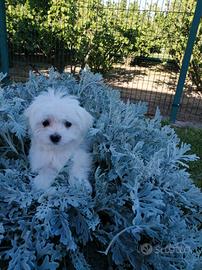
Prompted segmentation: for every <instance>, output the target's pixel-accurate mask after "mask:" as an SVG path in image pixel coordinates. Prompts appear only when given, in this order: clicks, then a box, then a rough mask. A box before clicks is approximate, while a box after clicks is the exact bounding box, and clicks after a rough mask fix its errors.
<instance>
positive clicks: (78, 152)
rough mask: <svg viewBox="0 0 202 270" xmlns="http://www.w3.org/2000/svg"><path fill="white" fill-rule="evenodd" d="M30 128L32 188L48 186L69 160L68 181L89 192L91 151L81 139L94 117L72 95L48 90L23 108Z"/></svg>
mask: <svg viewBox="0 0 202 270" xmlns="http://www.w3.org/2000/svg"><path fill="white" fill-rule="evenodd" d="M25 116H26V117H27V118H28V120H29V125H30V128H31V148H30V152H29V160H30V165H31V169H32V171H33V172H36V173H38V175H37V176H36V177H35V178H34V180H33V181H34V182H33V185H34V188H35V189H37V190H46V189H48V188H49V187H50V186H51V184H52V183H53V181H54V178H55V177H56V176H57V174H58V172H59V171H60V170H61V169H62V168H63V166H64V165H65V164H66V163H67V161H68V160H70V159H71V160H72V167H71V170H70V172H69V184H70V185H71V186H77V187H82V188H84V189H86V190H87V191H88V192H91V191H92V188H91V185H90V183H89V181H88V174H89V171H90V168H91V157H90V154H89V153H88V152H87V151H86V150H85V147H84V146H85V145H84V138H85V135H86V133H87V131H88V129H89V128H90V127H91V126H92V123H93V117H92V116H91V115H90V114H89V113H88V112H87V111H86V110H85V109H84V108H82V107H81V106H80V105H79V102H78V100H77V99H76V97H74V96H65V95H64V93H61V92H56V91H54V89H48V92H44V93H43V94H41V95H39V96H38V97H36V98H35V99H34V101H33V102H32V103H31V105H30V106H29V107H28V108H27V109H26V110H25Z"/></svg>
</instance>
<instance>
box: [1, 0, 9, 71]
mask: <svg viewBox="0 0 202 270" xmlns="http://www.w3.org/2000/svg"><path fill="white" fill-rule="evenodd" d="M0 72H3V73H7V76H8V72H9V64H8V45H7V33H6V7H5V0H0Z"/></svg>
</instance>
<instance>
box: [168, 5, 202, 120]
mask: <svg viewBox="0 0 202 270" xmlns="http://www.w3.org/2000/svg"><path fill="white" fill-rule="evenodd" d="M201 16H202V1H201V0H197V3H196V9H195V13H194V18H193V21H192V24H191V28H190V32H189V37H188V41H187V46H186V50H185V53H184V57H183V61H182V67H181V70H180V76H179V80H178V84H177V88H176V92H175V96H174V100H173V104H172V109H171V115H170V121H171V122H172V123H175V121H176V117H177V113H178V109H179V106H180V101H181V96H182V93H183V88H184V83H185V79H186V75H187V71H188V67H189V62H190V58H191V55H192V51H193V46H194V42H195V39H196V35H197V31H198V26H199V23H200V18H201Z"/></svg>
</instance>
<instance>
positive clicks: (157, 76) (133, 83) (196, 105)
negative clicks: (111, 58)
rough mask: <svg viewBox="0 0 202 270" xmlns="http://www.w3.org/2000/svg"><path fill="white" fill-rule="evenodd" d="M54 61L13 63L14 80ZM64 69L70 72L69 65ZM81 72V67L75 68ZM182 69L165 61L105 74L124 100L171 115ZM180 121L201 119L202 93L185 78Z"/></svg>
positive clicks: (43, 71) (152, 112)
mask: <svg viewBox="0 0 202 270" xmlns="http://www.w3.org/2000/svg"><path fill="white" fill-rule="evenodd" d="M50 67H51V64H45V63H34V64H33V63H32V64H31V65H29V64H27V63H26V62H20V61H17V62H14V63H13V67H12V68H11V69H10V76H11V79H13V80H14V81H25V80H27V78H28V75H29V71H30V70H33V71H34V72H36V73H37V72H38V73H43V74H44V73H45V74H46V73H47V71H48V69H49V68H50ZM65 71H67V72H70V66H66V68H65ZM76 71H77V72H78V71H79V68H77V70H76ZM178 77H179V71H177V70H174V69H173V67H171V66H168V65H167V66H166V65H163V64H146V65H141V66H140V65H136V66H124V65H121V66H115V67H114V68H113V69H112V70H111V71H110V72H109V73H108V74H107V76H105V77H104V78H105V81H106V83H107V84H109V85H110V86H111V87H113V88H115V89H119V90H120V91H121V96H122V98H123V99H125V100H127V99H130V100H131V101H145V102H148V114H150V115H153V114H154V113H155V110H156V107H157V106H158V107H159V109H160V111H161V113H162V114H163V115H164V116H169V115H170V111H171V107H172V102H173V98H174V94H175V90H176V86H177V81H178ZM178 120H182V121H191V122H201V121H202V92H199V91H197V90H196V87H194V86H193V85H192V83H191V82H190V80H187V81H186V85H185V89H184V93H183V97H182V100H181V105H180V109H179V113H178Z"/></svg>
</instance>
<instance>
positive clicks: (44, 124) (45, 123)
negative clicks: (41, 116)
mask: <svg viewBox="0 0 202 270" xmlns="http://www.w3.org/2000/svg"><path fill="white" fill-rule="evenodd" d="M42 125H43V126H44V127H48V126H49V125H50V121H49V120H48V119H46V120H44V121H43V122H42Z"/></svg>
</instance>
